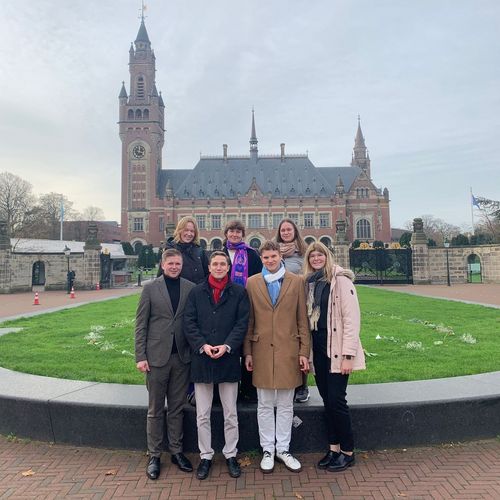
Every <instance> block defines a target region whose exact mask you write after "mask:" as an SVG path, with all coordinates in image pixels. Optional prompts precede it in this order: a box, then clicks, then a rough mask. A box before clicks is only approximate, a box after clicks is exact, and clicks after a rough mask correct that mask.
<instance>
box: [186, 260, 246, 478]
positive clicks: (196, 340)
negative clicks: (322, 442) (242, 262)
mask: <svg viewBox="0 0 500 500" xmlns="http://www.w3.org/2000/svg"><path fill="white" fill-rule="evenodd" d="M229 262H230V261H229V258H228V256H227V255H226V254H224V252H220V251H216V252H213V253H212V254H211V255H210V261H209V265H208V269H209V272H210V274H209V276H208V278H207V280H206V281H205V282H204V283H200V284H199V285H197V286H196V287H195V288H193V290H192V291H191V292H190V294H189V297H188V300H187V304H186V309H185V312H184V332H185V335H186V338H187V340H188V342H189V344H190V345H191V349H192V356H191V381H192V382H194V387H195V393H196V423H197V427H198V447H199V449H200V458H201V461H200V465H199V466H198V470H197V474H196V475H197V477H198V479H206V478H207V477H208V474H209V471H210V467H211V465H212V458H213V455H214V450H213V448H212V444H211V443H212V437H211V426H210V413H211V410H212V399H213V392H214V384H218V389H219V395H220V399H221V403H222V409H223V412H224V438H225V445H224V448H223V450H222V453H223V454H224V456H225V458H226V463H227V466H228V470H229V474H230V475H231V477H239V475H240V474H241V470H240V466H239V464H238V462H237V460H236V454H237V451H238V450H237V449H236V445H237V444H238V439H239V433H238V414H237V411H236V400H237V397H238V381H239V380H240V377H241V370H240V352H241V346H242V343H243V339H244V338H245V334H246V331H247V327H248V317H249V307H250V306H249V301H248V295H247V292H246V290H245V288H244V287H243V286H241V285H238V284H235V283H231V281H230V280H229V276H228V271H229Z"/></svg>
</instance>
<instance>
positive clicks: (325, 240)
mask: <svg viewBox="0 0 500 500" xmlns="http://www.w3.org/2000/svg"><path fill="white" fill-rule="evenodd" d="M319 241H320V242H321V243H323V245H325V247H327V248H330V247H331V246H332V240H331V239H330V238H328V236H323V238H320V240H319Z"/></svg>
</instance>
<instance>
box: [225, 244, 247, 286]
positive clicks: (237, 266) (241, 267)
mask: <svg viewBox="0 0 500 500" xmlns="http://www.w3.org/2000/svg"><path fill="white" fill-rule="evenodd" d="M226 248H227V249H228V250H236V253H235V254H234V259H233V265H232V266H231V281H232V282H233V283H238V284H239V285H243V286H244V287H246V286H247V279H248V254H247V248H250V247H249V246H248V245H247V244H246V243H245V242H244V241H240V242H239V243H236V244H234V243H231V242H229V241H228V242H226Z"/></svg>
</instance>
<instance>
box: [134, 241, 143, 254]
mask: <svg viewBox="0 0 500 500" xmlns="http://www.w3.org/2000/svg"><path fill="white" fill-rule="evenodd" d="M133 247H134V252H135V254H136V255H139V254H140V253H141V248H142V241H136V242H135V243H134V244H133Z"/></svg>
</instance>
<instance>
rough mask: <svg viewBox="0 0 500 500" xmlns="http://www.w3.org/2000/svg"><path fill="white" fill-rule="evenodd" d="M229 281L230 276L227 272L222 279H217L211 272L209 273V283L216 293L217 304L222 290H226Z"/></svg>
mask: <svg viewBox="0 0 500 500" xmlns="http://www.w3.org/2000/svg"><path fill="white" fill-rule="evenodd" d="M228 281H229V277H228V275H227V274H226V275H225V276H224V278H222V279H221V280H216V279H215V278H214V277H213V276H212V275H211V274H209V275H208V284H209V285H210V288H211V289H212V292H213V294H214V301H215V303H216V304H218V303H219V300H220V297H221V295H222V290H224V288H225V287H226V285H227V282H228Z"/></svg>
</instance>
